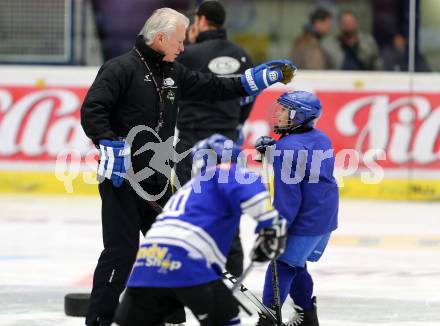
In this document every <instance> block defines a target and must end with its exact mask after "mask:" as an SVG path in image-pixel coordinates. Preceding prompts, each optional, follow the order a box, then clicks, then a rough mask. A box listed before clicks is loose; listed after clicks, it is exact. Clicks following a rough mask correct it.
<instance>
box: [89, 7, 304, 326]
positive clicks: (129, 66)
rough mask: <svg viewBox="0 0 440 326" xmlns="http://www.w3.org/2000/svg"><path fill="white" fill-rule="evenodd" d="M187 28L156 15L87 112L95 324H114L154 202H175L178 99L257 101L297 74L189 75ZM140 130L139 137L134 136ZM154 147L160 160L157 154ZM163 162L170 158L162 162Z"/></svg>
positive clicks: (105, 78)
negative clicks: (97, 235)
mask: <svg viewBox="0 0 440 326" xmlns="http://www.w3.org/2000/svg"><path fill="white" fill-rule="evenodd" d="M188 23H189V21H188V18H187V17H185V16H184V15H182V14H180V13H178V12H177V11H175V10H173V9H169V8H162V9H158V10H156V11H155V12H154V13H153V14H152V16H151V17H150V18H149V19H148V20H147V21H146V23H145V26H144V27H143V28H142V31H141V34H140V35H139V36H138V37H137V39H136V42H135V45H134V47H133V49H132V50H130V51H129V52H127V53H126V54H123V55H122V56H120V57H117V58H114V59H111V60H110V61H108V62H106V63H105V64H104V65H103V66H102V67H101V68H100V70H99V72H98V75H97V76H96V79H95V81H94V83H93V85H92V86H91V87H90V89H89V91H88V94H87V96H86V98H85V100H84V103H83V106H82V108H81V124H82V126H83V129H84V131H85V133H86V135H87V136H88V137H89V138H90V139H91V140H92V141H93V143H94V144H95V145H96V146H97V147H98V148H99V149H100V163H99V168H98V179H99V181H100V184H99V193H100V196H101V200H102V229H103V242H104V250H103V251H102V253H101V256H100V258H99V261H98V264H97V266H96V269H95V273H94V276H93V289H92V293H91V299H90V306H89V310H88V313H87V317H86V325H89V326H91V325H93V326H96V325H101V326H108V325H110V324H111V322H112V319H113V315H114V312H115V310H116V307H117V305H118V299H119V296H120V294H121V292H122V291H123V289H124V286H125V283H126V281H127V278H128V276H129V274H130V271H131V268H132V265H133V262H134V261H135V257H136V252H137V250H138V246H139V231H141V232H142V233H143V234H145V233H146V232H147V230H148V229H149V228H150V226H151V224H152V223H153V222H154V220H155V218H156V216H157V214H158V212H157V210H158V209H157V207H158V206H157V205H156V203H153V204H152V201H153V200H154V201H155V202H157V203H158V204H159V205H163V204H164V203H165V202H166V201H167V200H168V198H169V197H170V191H169V176H170V171H171V166H172V162H171V160H172V157H173V151H172V147H171V146H169V148H167V147H166V144H168V145H169V144H170V142H169V141H166V140H168V139H169V138H170V137H173V136H174V129H175V125H176V117H177V111H178V106H177V102H178V100H180V99H194V100H202V101H215V100H219V99H232V98H238V97H243V96H248V95H256V94H258V93H259V92H261V91H262V90H263V89H264V88H266V87H268V86H269V85H271V84H274V83H275V82H278V81H281V82H289V81H290V79H291V78H292V76H293V71H294V69H295V66H294V65H293V63H291V62H289V61H285V60H280V61H273V62H269V63H267V64H263V65H260V66H258V67H256V68H249V69H248V70H247V71H246V73H245V74H244V75H243V76H241V77H235V78H218V77H216V76H214V75H212V74H203V73H200V72H194V71H191V70H188V69H187V68H185V67H184V66H182V65H181V64H179V63H177V62H175V59H176V57H177V56H178V55H179V53H181V52H182V51H183V50H184V46H183V42H184V40H185V32H186V28H187V27H188ZM135 127H138V128H136V129H134V130H136V133H135V134H136V137H134V138H133V137H131V135H132V133H131V132H130V131H133V128H135ZM162 140H164V141H166V142H165V143H161V141H162ZM151 144H153V145H151ZM171 144H172V142H171ZM158 145H160V146H158ZM163 145H165V147H164V146H163ZM153 148H156V151H160V153H159V154H160V156H155V154H157V153H153ZM167 155H168V156H167ZM158 157H162V158H163V157H169V160H166V161H164V162H162V163H161V162H159V163H158V160H157V158H158ZM128 162H131V168H132V169H131V168H128V167H129V166H130V164H127V163H128ZM130 176H131V177H130ZM145 199H147V200H145ZM159 207H160V206H159Z"/></svg>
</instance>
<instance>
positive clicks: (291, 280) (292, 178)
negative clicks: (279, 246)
mask: <svg viewBox="0 0 440 326" xmlns="http://www.w3.org/2000/svg"><path fill="white" fill-rule="evenodd" d="M273 112H274V118H273V119H274V120H273V125H274V128H273V130H274V132H275V133H277V134H280V135H281V137H280V139H279V140H278V141H275V140H274V139H273V138H271V137H267V136H264V137H261V138H260V139H258V140H257V143H256V148H257V150H258V151H259V152H260V153H262V154H263V155H264V154H265V155H267V158H268V159H269V161H273V170H274V201H273V205H274V207H275V208H276V209H277V210H278V212H279V214H280V216H281V217H283V218H285V219H286V220H287V223H288V237H287V244H286V250H285V252H284V253H283V255H281V256H280V257H279V258H278V259H277V261H276V264H277V265H276V266H277V269H278V277H279V290H280V301H281V305H282V304H283V302H284V301H285V299H286V298H287V296H288V295H290V297H291V298H292V299H293V301H294V304H295V311H296V315H295V316H292V318H291V319H290V320H289V321H288V322H287V325H291V326H318V325H319V322H318V316H317V313H316V299H315V298H314V297H313V296H312V295H313V280H312V277H311V275H310V274H309V272H308V271H307V264H306V262H307V261H311V262H316V261H318V260H319V259H320V257H321V256H322V254H323V252H324V249H325V248H326V246H327V243H328V240H329V238H330V234H331V232H332V231H334V230H335V229H336V228H337V218H338V201H339V199H338V186H337V184H336V181H335V179H334V177H333V168H334V156H333V149H332V144H331V141H330V139H329V137H328V136H327V135H326V134H325V133H324V132H322V131H320V130H318V129H316V128H315V125H316V122H317V120H318V118H319V117H320V115H321V112H322V108H321V103H320V101H319V99H318V98H317V97H316V96H315V95H313V94H311V93H308V92H303V91H295V92H287V93H284V94H283V95H281V96H280V97H279V98H278V99H277V101H276V103H275V104H274V106H273ZM283 163H284V164H283ZM273 289H274V286H273V284H272V268H271V266H269V268H268V270H267V273H266V279H265V284H264V291H263V303H264V304H266V305H267V306H270V307H272V308H273V309H275V308H276V306H275V303H276V302H275V298H274V290H273ZM257 325H259V326H262V325H272V323H271V322H270V321H268V320H266V319H265V318H264V316H261V317H260V319H259V321H258V324H257Z"/></svg>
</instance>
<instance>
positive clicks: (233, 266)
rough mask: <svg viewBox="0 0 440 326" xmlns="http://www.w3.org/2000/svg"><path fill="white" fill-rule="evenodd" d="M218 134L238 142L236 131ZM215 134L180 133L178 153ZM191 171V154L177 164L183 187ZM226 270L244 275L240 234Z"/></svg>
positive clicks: (228, 259)
mask: <svg viewBox="0 0 440 326" xmlns="http://www.w3.org/2000/svg"><path fill="white" fill-rule="evenodd" d="M217 132H218V133H220V134H222V135H223V136H225V137H228V138H229V139H232V140H233V141H236V140H237V131H236V130H217ZM213 133H214V132H213V131H212V130H202V129H191V130H187V131H180V132H179V139H180V141H179V142H178V143H177V144H176V152H177V153H183V152H184V151H186V150H188V149H190V148H192V147H193V146H194V145H195V144H196V143H197V142H198V141H200V140H202V139H205V138H207V137H209V136H211V135H213ZM191 170H192V156H191V153H190V154H189V155H188V156H186V157H185V158H184V159H183V160H181V161H180V162H178V163H177V164H176V177H177V179H178V180H179V183H180V185H181V186H183V185H184V184H185V183H187V182H188V181H189V180H190V179H191ZM226 270H227V271H228V272H229V273H231V274H232V275H234V276H236V277H238V276H240V275H241V274H242V273H243V247H242V245H241V241H240V232H237V235H236V236H235V238H234V240H233V242H232V245H231V249H230V250H229V253H228V257H227V262H226Z"/></svg>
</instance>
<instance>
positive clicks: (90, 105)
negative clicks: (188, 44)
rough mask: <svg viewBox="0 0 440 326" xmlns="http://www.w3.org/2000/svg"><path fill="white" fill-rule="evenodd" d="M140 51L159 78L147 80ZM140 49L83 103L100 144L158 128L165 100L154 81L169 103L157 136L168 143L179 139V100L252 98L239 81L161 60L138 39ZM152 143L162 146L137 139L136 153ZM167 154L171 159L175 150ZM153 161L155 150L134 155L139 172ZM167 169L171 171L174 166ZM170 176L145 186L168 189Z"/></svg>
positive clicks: (107, 71) (146, 136)
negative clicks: (135, 130) (135, 129)
mask: <svg viewBox="0 0 440 326" xmlns="http://www.w3.org/2000/svg"><path fill="white" fill-rule="evenodd" d="M135 48H136V49H137V50H138V51H139V52H140V54H141V55H142V56H143V58H144V59H145V61H146V62H147V64H148V66H149V67H150V69H151V70H152V73H153V76H154V79H152V78H151V77H149V76H148V77H147V75H148V70H147V68H146V67H145V65H144V64H143V63H142V61H141V59H140V56H139V55H138V53H137V52H136V51H135ZM135 48H134V49H132V50H130V51H129V52H127V53H126V54H123V55H122V56H120V57H117V58H114V59H112V60H109V61H108V62H106V63H105V64H104V65H103V66H102V67H101V68H100V70H99V72H98V75H97V76H96V79H95V81H94V82H93V84H92V86H91V87H90V89H89V91H88V93H87V95H86V97H85V99H84V103H83V105H82V108H81V124H82V127H83V129H84V131H85V133H86V135H87V136H88V137H89V138H90V139H92V141H93V142H94V143H95V144H98V143H99V141H100V140H101V139H110V140H115V139H118V138H120V137H122V138H125V137H126V136H127V134H128V133H129V131H130V129H131V128H133V127H135V126H138V125H146V126H148V127H150V128H151V129H155V128H156V127H157V125H158V120H159V110H160V98H159V94H158V92H157V90H156V86H155V83H154V80H155V81H156V83H157V85H158V86H159V88H161V94H162V98H163V101H164V106H163V126H162V127H161V128H160V129H159V132H158V134H159V136H160V138H161V139H162V141H164V142H165V141H166V140H168V139H169V137H171V136H173V135H174V129H175V125H176V118H177V103H178V101H179V100H180V99H194V100H200V101H215V100H220V99H232V98H237V97H242V96H247V94H246V92H245V90H244V88H243V87H242V85H241V82H240V79H239V78H238V77H237V78H231V79H229V78H218V77H216V76H215V75H213V74H203V73H200V72H195V71H191V70H189V69H187V68H185V67H184V66H182V65H181V64H180V63H177V62H173V63H169V62H165V61H162V59H163V55H162V54H160V53H158V52H156V51H154V50H153V49H151V48H150V47H149V46H147V45H146V44H145V42H144V40H143V39H142V37H141V36H139V37H138V38H137V40H136V44H135ZM207 110H209V108H207ZM151 142H156V143H157V142H158V139H157V137H156V136H155V135H154V134H153V133H151V132H142V133H140V134H138V136H137V137H136V138H135V141H134V143H133V144H132V145H133V147H132V153H134V152H135V151H136V150H137V149H139V148H140V147H141V146H143V145H145V144H148V143H151ZM162 155H165V156H164V157H167V155H168V158H171V157H172V153H171V150H170V153H165V154H164V153H162ZM152 156H153V151H146V152H144V153H143V154H141V155H137V156H135V157H133V156H132V164H133V168H134V171H135V172H137V171H140V170H142V169H143V168H144V167H147V166H148V164H149V162H150V159H151V157H152ZM163 164H164V165H167V167H168V168H169V167H170V164H169V161H168V162H166V161H164V162H163ZM155 170H157V169H155ZM162 170H163V169H162ZM162 170H161V171H162ZM168 176H169V175H168V174H167V175H164V174H163V173H157V172H156V173H154V175H153V176H151V177H149V178H148V179H146V180H145V182H146V183H147V184H151V183H154V184H164V183H166V181H167V178H168Z"/></svg>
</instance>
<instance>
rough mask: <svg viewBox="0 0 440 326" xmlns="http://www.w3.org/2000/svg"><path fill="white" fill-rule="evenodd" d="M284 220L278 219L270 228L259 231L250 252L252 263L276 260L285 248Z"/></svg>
mask: <svg viewBox="0 0 440 326" xmlns="http://www.w3.org/2000/svg"><path fill="white" fill-rule="evenodd" d="M286 239H287V235H286V220H285V219H280V220H279V221H278V222H276V223H274V224H273V225H272V226H271V227H267V228H264V229H261V231H260V233H259V235H258V237H257V240H255V244H254V248H253V249H252V252H251V259H252V261H258V262H265V261H268V260H273V259H277V258H278V257H279V256H280V255H281V254H282V253H283V252H284V248H285V247H286Z"/></svg>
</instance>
